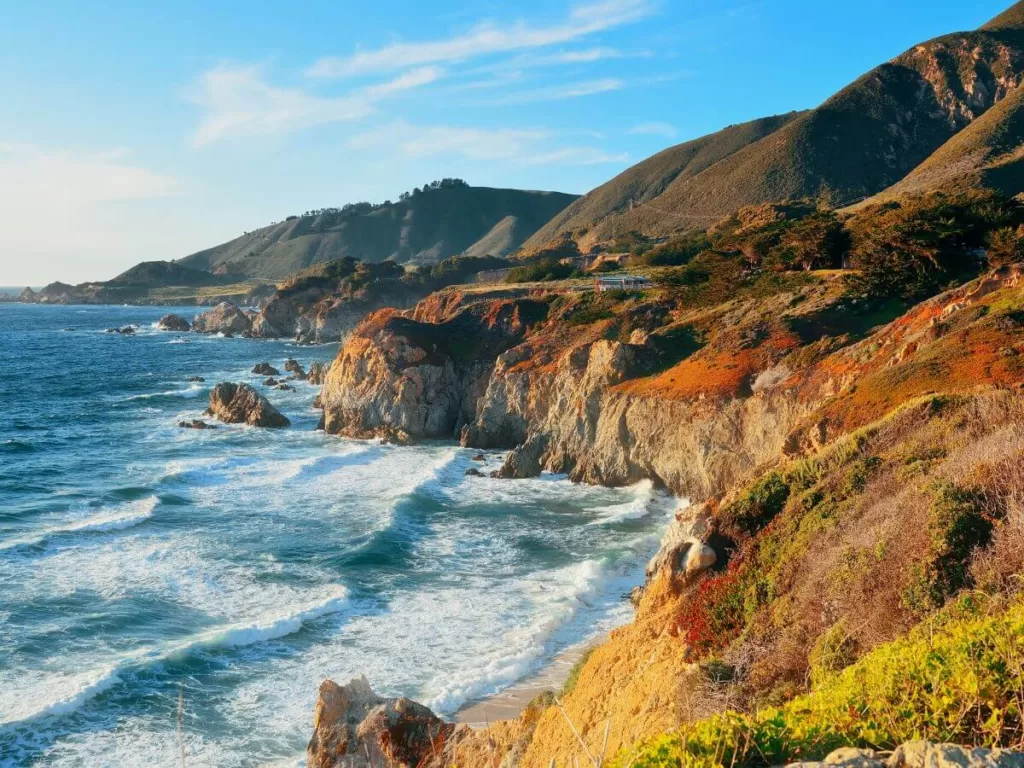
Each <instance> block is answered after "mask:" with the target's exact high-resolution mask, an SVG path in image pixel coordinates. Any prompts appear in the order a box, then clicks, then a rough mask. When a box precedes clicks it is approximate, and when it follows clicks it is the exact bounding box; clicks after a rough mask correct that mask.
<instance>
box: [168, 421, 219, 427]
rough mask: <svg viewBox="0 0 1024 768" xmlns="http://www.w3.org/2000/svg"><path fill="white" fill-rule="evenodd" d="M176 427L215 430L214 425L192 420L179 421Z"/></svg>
mask: <svg viewBox="0 0 1024 768" xmlns="http://www.w3.org/2000/svg"><path fill="white" fill-rule="evenodd" d="M178 426H179V427H180V428H181V429H216V428H217V425H216V424H207V423H206V422H205V421H203V420H202V419H192V420H191V421H179V422H178Z"/></svg>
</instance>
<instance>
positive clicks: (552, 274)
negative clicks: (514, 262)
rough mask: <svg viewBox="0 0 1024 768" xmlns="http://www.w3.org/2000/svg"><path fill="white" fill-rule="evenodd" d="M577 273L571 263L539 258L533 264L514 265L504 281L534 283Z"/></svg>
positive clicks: (561, 278) (562, 278)
mask: <svg viewBox="0 0 1024 768" xmlns="http://www.w3.org/2000/svg"><path fill="white" fill-rule="evenodd" d="M578 274H579V270H578V269H577V268H576V267H575V266H573V265H572V264H562V263H561V262H560V261H558V260H556V259H541V260H540V261H537V262H534V263H533V264H526V265H524V266H522V267H514V268H513V269H512V270H510V271H509V273H508V277H506V278H505V282H506V283H534V282H546V281H551V280H565V279H566V278H568V277H573V276H576V275H578Z"/></svg>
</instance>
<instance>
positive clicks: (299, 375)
mask: <svg viewBox="0 0 1024 768" xmlns="http://www.w3.org/2000/svg"><path fill="white" fill-rule="evenodd" d="M284 370H285V372H287V373H290V374H292V375H293V376H294V377H295V378H296V379H298V380H300V381H305V380H306V372H305V371H304V370H303V368H302V365H300V364H299V361H298V360H296V359H295V358H293V357H289V358H288V359H287V360H285V361H284Z"/></svg>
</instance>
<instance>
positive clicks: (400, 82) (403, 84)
mask: <svg viewBox="0 0 1024 768" xmlns="http://www.w3.org/2000/svg"><path fill="white" fill-rule="evenodd" d="M443 75H444V70H443V69H441V68H440V67H420V68H419V69H413V70H410V71H408V72H405V73H404V74H401V75H399V76H398V77H396V78H395V79H394V80H389V81H388V82H386V83H381V84H380V85H371V86H370V87H368V88H366V89H365V90H364V91H363V93H365V94H366V95H367V96H369V97H370V98H381V97H384V96H391V95H394V94H396V93H401V92H402V91H408V90H411V89H413V88H420V87H422V86H424V85H430V84H431V83H434V82H437V81H438V80H440V79H441V77H442V76H443Z"/></svg>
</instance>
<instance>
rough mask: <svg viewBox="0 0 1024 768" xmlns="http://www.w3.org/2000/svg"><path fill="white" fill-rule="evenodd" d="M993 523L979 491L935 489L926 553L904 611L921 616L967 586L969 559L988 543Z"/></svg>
mask: <svg viewBox="0 0 1024 768" xmlns="http://www.w3.org/2000/svg"><path fill="white" fill-rule="evenodd" d="M993 522H994V521H993V519H992V518H991V517H990V516H989V514H988V512H987V510H986V504H985V497H984V495H983V494H982V493H981V492H980V491H977V490H975V489H972V488H961V487H959V486H956V485H953V484H951V483H943V484H941V485H939V486H937V487H936V489H935V499H934V501H933V503H932V508H931V512H930V515H929V521H928V552H927V554H926V557H925V559H924V561H923V562H921V563H917V564H915V566H914V569H913V571H912V573H911V582H910V585H909V586H908V587H907V589H906V591H905V593H904V596H903V603H904V605H905V607H906V608H907V609H908V610H910V611H912V612H914V613H917V614H924V613H926V612H928V611H930V610H933V609H934V608H938V607H940V606H941V605H943V604H944V603H945V602H946V600H948V599H949V598H950V597H951V596H952V595H954V594H956V592H958V591H959V590H961V589H963V588H964V587H967V586H970V583H971V580H970V561H971V556H972V555H973V554H974V551H975V550H976V549H977V548H979V547H982V546H984V545H986V544H988V542H989V541H990V540H991V538H992V527H993Z"/></svg>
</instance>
